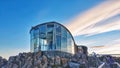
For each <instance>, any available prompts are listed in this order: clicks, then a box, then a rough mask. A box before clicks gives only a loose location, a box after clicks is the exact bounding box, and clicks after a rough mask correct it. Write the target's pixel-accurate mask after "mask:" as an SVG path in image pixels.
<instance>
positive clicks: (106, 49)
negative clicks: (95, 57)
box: [89, 39, 120, 54]
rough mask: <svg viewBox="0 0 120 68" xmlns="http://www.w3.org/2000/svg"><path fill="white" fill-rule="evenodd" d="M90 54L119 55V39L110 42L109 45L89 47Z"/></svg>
mask: <svg viewBox="0 0 120 68" xmlns="http://www.w3.org/2000/svg"><path fill="white" fill-rule="evenodd" d="M92 52H96V53H98V54H120V39H116V40H115V41H112V43H111V44H106V45H103V46H92V47H89V53H92Z"/></svg>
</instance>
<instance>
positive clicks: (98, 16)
mask: <svg viewBox="0 0 120 68" xmlns="http://www.w3.org/2000/svg"><path fill="white" fill-rule="evenodd" d="M117 15H120V0H107V1H105V2H103V3H101V4H99V5H97V6H96V7H93V8H91V9H89V10H88V11H85V12H83V13H81V14H80V15H78V16H77V17H75V18H73V19H72V20H71V21H70V22H69V23H68V24H66V26H67V28H68V29H69V30H70V31H71V32H72V34H73V36H78V35H94V34H99V33H103V32H109V31H113V30H120V16H118V18H117V19H116V18H115V19H114V18H113V19H112V20H111V21H109V23H107V24H105V25H102V26H99V25H98V26H95V25H96V24H98V23H101V22H102V21H104V20H108V19H111V17H113V16H117ZM106 22H107V21H106ZM106 22H104V23H106Z"/></svg>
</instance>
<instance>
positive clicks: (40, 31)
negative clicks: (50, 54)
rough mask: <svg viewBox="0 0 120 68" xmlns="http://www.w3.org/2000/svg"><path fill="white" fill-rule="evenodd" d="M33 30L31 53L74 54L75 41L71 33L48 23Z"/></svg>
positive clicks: (57, 25)
mask: <svg viewBox="0 0 120 68" xmlns="http://www.w3.org/2000/svg"><path fill="white" fill-rule="evenodd" d="M36 27H37V28H34V29H32V30H31V32H30V33H31V51H33V52H37V51H38V50H41V51H51V50H52V51H53V50H57V51H64V52H68V53H73V52H74V41H73V38H72V35H71V34H70V33H69V31H68V30H67V29H66V28H65V27H63V26H61V25H59V24H56V23H46V24H42V25H39V26H36Z"/></svg>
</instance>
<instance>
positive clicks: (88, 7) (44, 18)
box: [0, 0, 120, 58]
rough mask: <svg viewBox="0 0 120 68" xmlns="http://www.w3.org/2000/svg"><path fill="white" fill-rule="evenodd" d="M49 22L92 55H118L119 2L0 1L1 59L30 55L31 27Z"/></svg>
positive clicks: (119, 38)
mask: <svg viewBox="0 0 120 68" xmlns="http://www.w3.org/2000/svg"><path fill="white" fill-rule="evenodd" d="M111 4H112V5H111ZM49 21H56V22H59V23H61V24H63V25H65V26H66V27H67V28H68V29H69V30H70V31H71V33H72V35H73V36H74V39H75V43H76V44H78V45H86V46H88V47H89V50H90V51H91V52H92V51H95V52H97V53H103V51H104V53H105V51H106V50H105V49H106V48H108V47H109V49H108V50H107V51H106V53H108V52H109V53H110V51H111V49H112V48H113V49H112V51H115V52H114V53H119V52H118V49H116V48H120V43H119V42H120V0H0V56H3V57H5V58H8V57H9V56H14V55H17V54H18V53H20V52H29V51H30V34H29V31H30V29H31V27H32V26H35V25H37V24H41V23H45V22H49ZM100 46H101V47H102V49H104V50H101V47H100ZM96 48H97V49H98V50H99V51H98V50H96ZM116 50H117V52H116ZM112 53H113V52H112Z"/></svg>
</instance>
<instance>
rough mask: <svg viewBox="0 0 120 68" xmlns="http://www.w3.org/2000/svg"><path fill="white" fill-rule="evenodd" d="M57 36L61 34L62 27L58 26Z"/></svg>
mask: <svg viewBox="0 0 120 68" xmlns="http://www.w3.org/2000/svg"><path fill="white" fill-rule="evenodd" d="M56 34H61V26H59V25H56Z"/></svg>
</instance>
